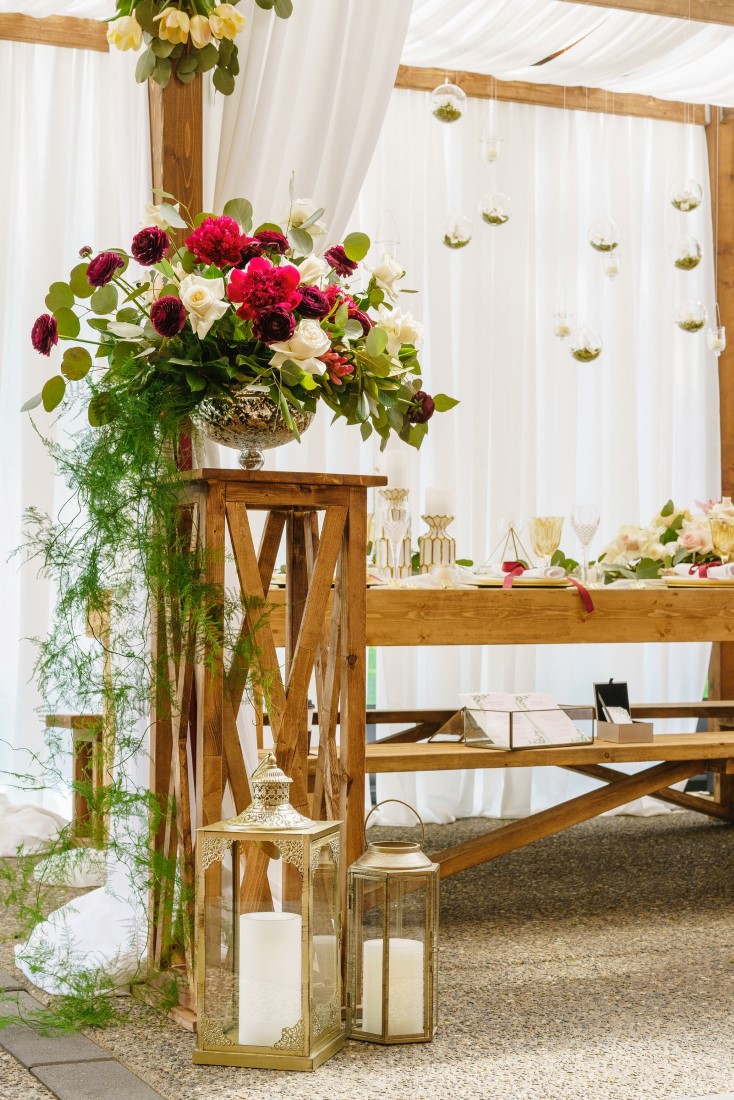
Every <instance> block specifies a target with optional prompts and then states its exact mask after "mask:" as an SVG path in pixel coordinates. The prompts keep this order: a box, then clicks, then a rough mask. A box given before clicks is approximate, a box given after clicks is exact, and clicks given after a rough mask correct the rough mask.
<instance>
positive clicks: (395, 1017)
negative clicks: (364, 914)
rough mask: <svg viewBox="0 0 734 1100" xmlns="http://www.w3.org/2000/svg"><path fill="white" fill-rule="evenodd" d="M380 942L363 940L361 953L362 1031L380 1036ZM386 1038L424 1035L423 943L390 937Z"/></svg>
mask: <svg viewBox="0 0 734 1100" xmlns="http://www.w3.org/2000/svg"><path fill="white" fill-rule="evenodd" d="M382 947H383V944H382V940H366V941H365V943H364V945H363V952H362V1030H363V1031H368V1032H370V1033H371V1034H375V1035H380V1034H382ZM388 966H389V972H388V991H387V1033H388V1035H420V1034H421V1033H422V1032H423V944H422V943H421V942H420V940H406V939H401V938H398V937H393V936H391V937H390V959H389V964H388Z"/></svg>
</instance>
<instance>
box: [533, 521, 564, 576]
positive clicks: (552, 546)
mask: <svg viewBox="0 0 734 1100" xmlns="http://www.w3.org/2000/svg"><path fill="white" fill-rule="evenodd" d="M562 530H563V516H533V518H532V519H531V520H530V541H531V542H532V544H533V550H534V551H535V553H536V554H537V555H538V556H539V557H540V559H541V565H542V566H543V567H545V566H548V565H550V560H551V557H552V556H553V554H555V552H556V550H557V549H558V547H559V546H560V543H561V531H562Z"/></svg>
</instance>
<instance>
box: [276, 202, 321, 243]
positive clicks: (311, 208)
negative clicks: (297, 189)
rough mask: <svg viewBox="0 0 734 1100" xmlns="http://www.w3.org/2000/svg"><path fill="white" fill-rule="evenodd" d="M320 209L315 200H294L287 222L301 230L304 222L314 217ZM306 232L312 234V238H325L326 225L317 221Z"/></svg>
mask: <svg viewBox="0 0 734 1100" xmlns="http://www.w3.org/2000/svg"><path fill="white" fill-rule="evenodd" d="M318 209H319V208H318V206H317V205H316V203H315V202H314V201H313V199H294V200H293V202H292V203H291V206H290V210H289V211H288V214H287V215H286V218H285V220H286V222H287V223H288V225H291V226H293V228H294V229H299V228H300V227H301V226H302V225H303V223H304V222H307V221H308V219H309V218H312V217H313V216H314V214H315V213H316V211H317V210H318ZM306 232H307V233H310V234H311V236H312V237H323V235H324V233H325V232H326V224H325V223H324V222H322V221H316V222H314V223H313V225H309V227H308V229H307V230H306Z"/></svg>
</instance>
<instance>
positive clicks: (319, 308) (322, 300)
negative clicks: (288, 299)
mask: <svg viewBox="0 0 734 1100" xmlns="http://www.w3.org/2000/svg"><path fill="white" fill-rule="evenodd" d="M298 312H299V313H300V314H301V317H315V318H316V320H317V321H320V320H322V318H324V317H326V316H327V315H328V314H329V313H331V302H330V301H329V299H328V298H327V297H326V295H325V294H324V292H323V291H322V290H319V288H318V287H317V286H302V287H301V301H300V304H299V306H298Z"/></svg>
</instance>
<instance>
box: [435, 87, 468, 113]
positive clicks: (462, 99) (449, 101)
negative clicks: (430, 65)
mask: <svg viewBox="0 0 734 1100" xmlns="http://www.w3.org/2000/svg"><path fill="white" fill-rule="evenodd" d="M465 107H466V95H465V93H464V92H463V91H462V90H461V88H460V87H459V86H458V84H452V83H451V81H449V80H447V81H446V83H445V84H439V86H438V88H436V89H435V90H434V91H433V92H431V114H432V115H433V117H434V118H437V119H438V121H439V122H458V120H459V119H460V118H461V116H462V115H463V113H464V108H465Z"/></svg>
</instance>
